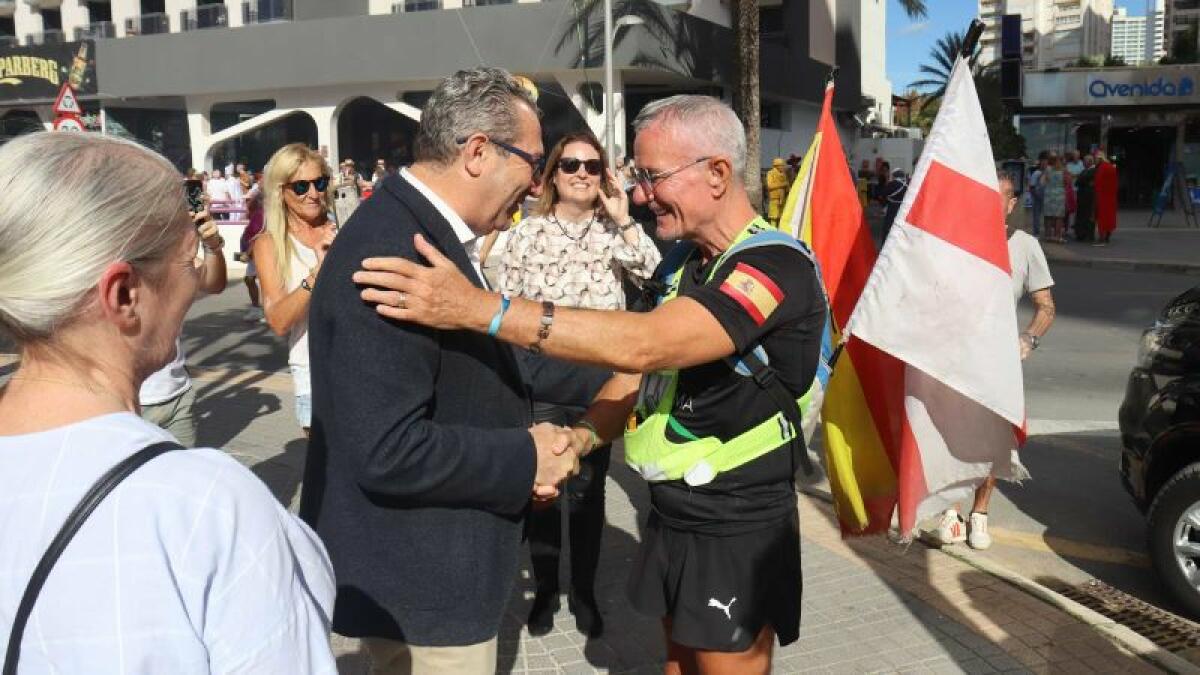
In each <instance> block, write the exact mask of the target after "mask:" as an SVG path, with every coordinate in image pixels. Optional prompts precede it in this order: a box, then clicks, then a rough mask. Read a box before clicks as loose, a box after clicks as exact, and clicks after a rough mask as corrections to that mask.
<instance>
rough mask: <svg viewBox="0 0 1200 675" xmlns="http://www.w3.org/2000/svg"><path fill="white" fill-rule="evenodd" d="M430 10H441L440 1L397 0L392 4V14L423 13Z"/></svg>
mask: <svg viewBox="0 0 1200 675" xmlns="http://www.w3.org/2000/svg"><path fill="white" fill-rule="evenodd" d="M430 9H442V0H398V2H393V3H392V14H404V13H405V12H424V11H426V10H430Z"/></svg>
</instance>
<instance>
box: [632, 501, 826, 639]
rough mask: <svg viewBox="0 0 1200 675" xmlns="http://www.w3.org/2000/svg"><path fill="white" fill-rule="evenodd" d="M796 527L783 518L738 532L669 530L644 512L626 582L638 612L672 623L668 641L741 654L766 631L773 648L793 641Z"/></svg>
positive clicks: (794, 519) (797, 589)
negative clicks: (767, 627) (770, 633)
mask: <svg viewBox="0 0 1200 675" xmlns="http://www.w3.org/2000/svg"><path fill="white" fill-rule="evenodd" d="M802 586H803V583H802V580H801V572H800V522H799V517H798V515H797V513H796V511H794V510H793V511H792V512H791V516H790V517H785V518H784V519H782V520H780V521H777V522H775V523H771V524H768V525H766V527H763V528H761V529H754V530H752V531H750V532H746V533H743V534H736V535H730V536H717V535H711V534H699V533H696V532H688V531H681V530H676V529H672V528H670V527H669V526H667V525H665V524H664V523H663V522H662V520H661V519H660V518H659V517H658V515H657V514H655V513H653V512H651V514H650V519H649V521H648V522H647V523H646V530H645V533H644V535H643V540H642V545H641V547H640V549H639V551H638V557H637V560H636V561H635V562H634V565H633V571H632V573H631V574H630V577H629V589H628V592H629V601H630V603H631V604H632V605H633V606H634V608H635V609H637V610H638V611H639V612H642V613H643V614H647V615H650V616H660V617H663V616H669V617H670V618H671V635H670V636H669V637H670V639H671V641H672V642H674V643H676V644H679V645H682V646H685V647H691V648H693V649H702V650H707V651H718V652H743V651H746V650H747V649H749V648H750V646H751V645H753V644H754V640H755V638H756V637H758V634H759V632H760V631H762V628H763V626H764V625H770V626H771V627H772V628H774V630H775V634H776V636H777V637H778V638H779V644H781V645H786V644H790V643H792V642H795V640H796V638H798V637H799V635H800V595H801V591H802Z"/></svg>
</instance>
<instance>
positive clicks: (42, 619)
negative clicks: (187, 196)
mask: <svg viewBox="0 0 1200 675" xmlns="http://www.w3.org/2000/svg"><path fill="white" fill-rule="evenodd" d="M0 184H2V185H4V187H5V198H4V200H2V201H0V333H3V334H4V335H5V336H6V337H8V338H9V339H11V340H12V341H13V342H14V343H15V344H16V345H17V347H18V348H19V349H20V352H21V361H20V366H19V367H18V368H17V370H16V373H15V374H13V376H12V377H11V378H10V379H9V381H8V383H7V384H6V385H5V386H4V388H3V389H0V494H2V495H4V502H5V506H4V508H3V509H0V540H2V541H4V546H0V635H3V636H4V637H5V638H6V642H7V643H8V644H9V648H8V653H7V654H6V656H5V660H6V662H7V667H8V668H12V671H11V672H16V660H17V659H19V661H20V666H21V672H39V673H40V672H66V673H78V672H141V673H160V672H161V673H210V672H246V673H252V672H253V673H258V672H329V673H332V672H335V664H334V662H333V658H332V654H331V651H330V646H329V641H328V628H329V615H330V611H331V610H332V604H333V594H334V586H333V578H332V571H331V568H330V564H329V560H328V557H327V555H326V553H325V550H324V547H323V546H322V545H321V543H320V542H319V541H318V540H317V538H316V536H315V535H314V534H313V533H312V531H311V530H309V529H308V527H307V526H305V525H304V524H303V523H302V522H301V521H300V520H299V519H297V518H295V517H293V516H292V515H291V514H289V513H288V512H287V511H286V510H284V509H283V507H282V506H281V505H280V504H279V503H278V502H277V501H276V500H275V499H274V497H272V495H271V493H270V491H268V490H267V488H266V486H265V485H263V484H262V482H261V481H259V480H258V479H257V478H256V477H255V476H254V475H253V474H252V473H251V472H250V471H248V470H247V469H246V468H245V467H243V466H241V465H240V464H238V463H237V461H236V460H233V459H231V458H230V457H229V456H228V455H226V454H225V453H224V452H221V451H220V450H214V449H210V448H203V449H196V450H183V449H182V448H179V446H176V445H175V444H174V443H173V439H172V437H171V435H170V434H168V433H167V432H165V431H163V430H161V429H159V428H158V427H155V426H154V425H152V424H150V423H148V422H145V421H143V420H142V419H141V418H140V417H138V415H137V413H138V388H139V386H140V385H141V383H142V380H143V379H145V378H146V376H147V375H149V374H150V373H153V372H155V371H156V370H158V369H159V368H162V367H163V366H164V365H166V364H167V363H168V362H170V361H171V359H172V357H173V356H174V353H175V348H176V347H175V345H176V338H177V337H178V335H179V331H180V327H181V325H182V322H183V317H184V314H185V313H186V312H187V309H188V307H189V305H190V304H191V302H192V299H193V298H194V297H195V295H196V290H197V285H198V283H199V276H200V273H199V269H198V267H197V263H196V249H197V246H198V244H197V233H196V229H195V227H193V224H192V222H191V219H190V218H189V216H188V213H187V209H186V204H185V201H184V194H183V186H182V185H181V184H180V180H179V174H178V173H177V172H176V170H175V169H174V167H172V166H171V165H170V163H168V162H167V161H166V160H165V159H163V158H162V157H161V156H159V155H157V154H155V153H153V152H151V151H149V150H147V149H145V148H142V147H140V146H138V145H136V144H133V143H130V142H128V141H123V140H120V139H116V138H112V137H106V136H98V135H92V134H57V133H36V134H30V135H28V136H22V137H20V138H17V139H15V140H12V141H9V142H8V143H7V144H5V145H4V146H2V147H0ZM158 453H161V454H158ZM147 456H148V457H150V459H149V460H148V461H146V462H145V463H144V464H141V465H140V467H139V465H137V464H131V463H129V460H131V459H133V458H144V457H147ZM125 466H129V467H133V470H132V472H131V473H129V474H128V475H127V476H126V477H125V478H124V480H121V481H119V482H116V483H115V488H113V489H111V491H110V492H108V493H105V492H103V491H102V490H100V489H99V488H100V487H102V486H104V485H105V481H104V479H105V478H106V477H108V476H109V475H110V474H111V473H112V470H113V469H115V468H118V467H125ZM98 479H100V480H98ZM108 484H109V485H111V484H112V482H111V481H110V482H109V483H108ZM99 495H103V496H99ZM91 496H96V498H95V499H88V498H89V497H91ZM87 503H91V504H93V505H95V508H94V510H92V511H90V512H88V511H87V510H86V509H84V508H83V507H84V504H87ZM97 504H98V505H97ZM81 512H82V513H85V514H87V515H85V516H84V518H83V519H82V521H81V524H79V526H78V530H77V533H76V534H75V536H74V537H73V539H69V545H67V546H66V547H65V548H62V547H61V546H54V545H53V544H52V540H55V543H57V539H58V538H57V537H56V533H61V532H63V531H65V530H66V529H67V528H66V527H64V525H65V524H67V523H71V522H76V523H78V522H80V519H78V518H76V514H77V513H81ZM55 551H57V552H58V553H59V554H60V556H59V557H58V558H54V557H53V553H54V552H55ZM39 561H42V562H41V563H39ZM47 561H48V562H49V565H50V566H49V567H48V568H47V567H46V564H47ZM55 561H56V562H55ZM44 569H49V572H48V575H43V574H41V572H40V570H44ZM19 608H20V609H19ZM14 617H16V618H15V619H14ZM26 626H27V627H28V629H27V630H26V629H25V628H26ZM4 672H10V671H9V670H5V671H4Z"/></svg>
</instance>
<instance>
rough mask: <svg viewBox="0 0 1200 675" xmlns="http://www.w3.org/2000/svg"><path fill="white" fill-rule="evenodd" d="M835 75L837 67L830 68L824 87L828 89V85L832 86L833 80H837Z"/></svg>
mask: <svg viewBox="0 0 1200 675" xmlns="http://www.w3.org/2000/svg"><path fill="white" fill-rule="evenodd" d="M837 75H838V67H837V66H834V67H832V68H830V69H829V75H828V76H827V77H826V78H825V86H826V87H828V86H829V85H831V84H833V82H834V80H836V79H837Z"/></svg>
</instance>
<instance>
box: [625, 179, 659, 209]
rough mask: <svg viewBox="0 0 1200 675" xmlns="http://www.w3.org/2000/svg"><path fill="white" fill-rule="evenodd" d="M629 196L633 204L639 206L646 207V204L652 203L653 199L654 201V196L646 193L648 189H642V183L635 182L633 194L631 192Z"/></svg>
mask: <svg viewBox="0 0 1200 675" xmlns="http://www.w3.org/2000/svg"><path fill="white" fill-rule="evenodd" d="M629 196H630V197H631V198H632V199H633V203H634V204H637V205H638V206H645V205H646V204H649V203H650V200H651V199H654V195H653V194H647V193H646V189H645V188H644V187H642V183H641V181H636V182H634V184H633V192H631V193H630V194H629Z"/></svg>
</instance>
